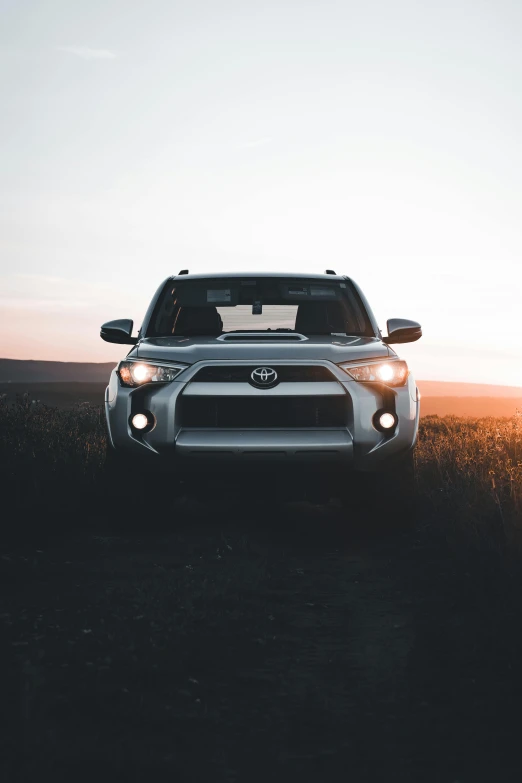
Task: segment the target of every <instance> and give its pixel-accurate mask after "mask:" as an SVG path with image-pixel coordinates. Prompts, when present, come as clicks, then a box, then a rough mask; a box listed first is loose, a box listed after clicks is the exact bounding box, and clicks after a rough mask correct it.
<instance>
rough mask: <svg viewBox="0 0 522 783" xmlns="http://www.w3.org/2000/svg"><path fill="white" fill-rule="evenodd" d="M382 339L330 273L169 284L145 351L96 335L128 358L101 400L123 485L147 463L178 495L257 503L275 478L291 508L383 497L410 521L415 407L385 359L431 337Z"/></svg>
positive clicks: (127, 332) (121, 326)
mask: <svg viewBox="0 0 522 783" xmlns="http://www.w3.org/2000/svg"><path fill="white" fill-rule="evenodd" d="M387 327H388V335H387V336H385V337H383V336H382V334H381V332H380V331H379V328H378V326H377V323H376V321H375V318H374V316H373V314H372V311H371V309H370V307H369V305H368V303H367V301H366V299H365V297H364V295H363V293H362V291H361V290H360V289H359V287H358V286H357V285H356V283H355V282H354V281H353V280H351V279H350V278H348V277H345V276H343V275H337V274H336V273H335V272H333V271H331V270H327V271H326V273H325V274H323V275H305V274H302V275H295V274H283V273H281V274H268V273H259V274H253V273H245V274H239V273H233V274H219V275H191V274H189V273H188V271H186V270H183V271H181V272H180V273H179V274H178V275H175V276H172V277H169V278H167V280H165V282H163V283H162V284H161V286H160V287H159V289H158V290H157V292H156V294H155V296H154V297H153V299H152V301H151V303H150V306H149V308H148V310H147V313H146V315H145V319H144V321H143V324H142V326H141V329H140V331H139V333H138V336H137V337H133V336H132V331H133V322H132V321H131V320H118V321H109V322H108V323H106V324H104V325H103V326H102V328H101V337H102V339H103V340H106V341H107V342H112V343H120V344H128V345H132V346H133V347H132V348H131V350H130V352H129V353H128V354H127V356H126V357H125V359H123V360H122V361H120V363H119V364H118V365H117V367H116V368H115V369H114V370H113V372H112V374H111V378H110V382H109V385H108V387H107V390H106V395H105V411H106V418H107V427H108V434H109V449H108V459H109V464H110V467H111V469H112V470H113V471H114V470H116V471H118V470H119V471H123V474H124V475H126V476H127V479H128V477H129V476H133V475H134V476H137V475H140V474H139V473H137V472H136V464H137V460H141V461H140V465H143V467H145V468H147V467H148V468H149V469H150V470H151V471H152V473H153V474H154V473H158V472H160V471H162V472H163V471H167V472H168V474H169V476H170V478H169V479H168V481H169V491H172V492H174V491H175V490H176V487H177V486H178V479H179V480H180V481H189V482H190V481H191V480H192V481H193V482H194V483H195V484H197V486H198V487H199V488H200V491H201V488H202V487H204V486H205V481H206V480H207V479H210V478H216V477H218V478H220V477H224V476H228V477H230V476H233V477H234V478H235V479H238V480H239V483H243V482H245V481H246V482H248V480H250V481H251V483H252V482H253V484H254V485H255V484H257V487H258V491H259V486H260V485H259V478H260V476H261V474H262V475H263V476H265V475H270V476H271V477H272V483H271V485H270V486H272V487H273V488H279V489H280V490H281V491H282V492H283V494H284V491H285V490H287V491H288V492H290V494H292V492H293V493H294V495H296V494H297V495H301V496H303V497H305V496H306V497H309V498H312V499H314V498H316V497H319V498H320V499H321V500H322V499H324V498H326V497H332V496H337V497H341V499H343V498H344V500H345V501H346V502H347V503H348V504H349V505H350V507H352V506H353V504H354V497H355V495H354V491H353V490H354V488H358V489H360V488H361V487H364V488H365V489H366V492H363V493H361V492H359V493H357V495H358V497H360V498H361V499H362V502H363V503H368V502H369V501H370V500H372V501H375V500H376V499H377V501H379V500H380V501H381V502H382V500H383V498H384V497H386V498H387V501H388V503H387V505H388V508H390V509H391V508H393V510H394V514H395V516H396V517H398V518H400V519H404V520H405V519H406V518H407V517H408V516H409V510H410V508H411V502H410V501H411V498H412V495H413V483H412V482H413V448H414V446H415V442H416V438H417V430H418V423H419V393H418V389H417V387H416V384H415V381H414V379H413V377H412V375H411V373H410V371H409V369H408V366H407V364H406V362H405V361H403V360H401V359H400V358H399V357H398V356H397V354H396V353H395V351H394V350H393V349H392V348H391V347H390V346H391V345H392V344H395V343H407V342H413V341H415V340H418V339H419V338H420V337H421V334H422V331H421V327H420V325H419V324H418V323H416V322H414V321H406V320H403V319H391V320H389V321H388V323H387ZM265 486H266V485H265ZM391 496H393V498H394V504H392V505H390V503H389V501H390V498H391ZM410 516H411V515H410Z"/></svg>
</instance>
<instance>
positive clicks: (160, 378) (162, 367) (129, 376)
mask: <svg viewBox="0 0 522 783" xmlns="http://www.w3.org/2000/svg"><path fill="white" fill-rule="evenodd" d="M184 369H185V366H184V365H181V364H179V365H178V364H150V363H149V362H146V363H145V362H120V364H119V366H118V375H119V376H120V381H121V384H122V386H142V385H143V384H144V383H169V382H170V381H173V380H174V378H175V377H176V376H177V375H179V374H180V372H181V371H182V370H184Z"/></svg>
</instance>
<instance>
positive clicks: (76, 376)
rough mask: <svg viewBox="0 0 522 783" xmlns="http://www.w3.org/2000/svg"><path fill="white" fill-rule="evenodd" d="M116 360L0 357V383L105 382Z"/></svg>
mask: <svg viewBox="0 0 522 783" xmlns="http://www.w3.org/2000/svg"><path fill="white" fill-rule="evenodd" d="M115 366H116V362H100V363H94V362H42V361H32V360H26V359H0V383H9V382H10V383H52V382H69V383H70V382H74V383H98V382H101V381H105V382H107V381H108V379H109V375H110V374H111V370H113V369H114V367H115Z"/></svg>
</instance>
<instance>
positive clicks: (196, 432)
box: [105, 360, 419, 471]
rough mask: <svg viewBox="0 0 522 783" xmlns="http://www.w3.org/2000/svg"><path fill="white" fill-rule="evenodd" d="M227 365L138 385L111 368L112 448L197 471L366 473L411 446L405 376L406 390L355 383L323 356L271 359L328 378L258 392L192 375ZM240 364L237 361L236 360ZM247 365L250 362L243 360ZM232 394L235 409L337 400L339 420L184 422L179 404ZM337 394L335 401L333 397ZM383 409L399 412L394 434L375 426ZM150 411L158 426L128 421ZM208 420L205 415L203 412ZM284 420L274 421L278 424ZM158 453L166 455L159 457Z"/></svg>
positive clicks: (414, 410) (414, 421)
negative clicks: (144, 428)
mask: <svg viewBox="0 0 522 783" xmlns="http://www.w3.org/2000/svg"><path fill="white" fill-rule="evenodd" d="M220 364H221V365H224V364H230V363H224V362H223V363H220V362H216V361H212V362H210V361H209V362H198V363H197V364H195V365H193V366H191V367H190V368H188V369H187V370H185V371H184V372H183V373H182V375H180V380H175V381H172V382H171V383H168V384H147V385H145V386H142V387H137V388H126V387H123V386H121V385H120V383H119V379H118V376H117V374H116V372H115V371H113V373H112V375H111V379H110V383H109V386H108V387H107V391H106V401H105V406H106V416H107V425H108V430H109V437H110V440H111V443H112V445H113V447H114V448H115V449H116V450H118V451H124V452H126V453H127V454H134V455H136V457H139V456H140V455H142V456H146V457H148V458H150V460H151V461H152V462H157V461H166V462H169V463H174V464H178V465H180V466H184V467H187V468H188V469H189V470H191V469H197V465H198V464H200V463H201V464H203V463H205V464H210V465H212V464H215V465H216V466H219V465H221V464H224V463H229V462H233V463H236V464H239V463H240V462H245V461H246V462H248V463H254V462H256V463H257V462H261V463H263V462H264V463H278V462H284V463H289V464H290V463H292V464H293V463H296V464H301V463H308V464H312V463H314V462H315V463H318V464H328V465H332V466H334V465H337V466H341V467H346V468H351V469H355V470H363V471H378V470H380V469H382V468H383V467H384V466H385V465H386V464H387V463H388V462H389V460H393V457H394V456H395V455H397V454H402V453H404V452H406V451H408V450H410V449H411V448H412V447H413V446H414V444H415V441H416V437H417V430H418V421H419V400H418V394H417V388H416V384H415V381H414V380H413V378H412V376H411V375H410V376H409V378H408V382H407V384H406V385H405V386H404V387H401V388H397V389H390V388H388V387H385V386H384V385H383V384H364V383H358V382H357V381H354V380H352V379H351V378H350V377H349V376H348V375H347V374H346V373H345V372H344V371H343V370H341V369H340V368H339V367H337V366H336V365H334V364H332V363H331V362H328V361H310V360H309V361H307V362H297V361H293V362H289V361H288V360H287V361H284V362H283V361H279V362H278V361H273V362H270V366H271V367H274V368H275V369H277V366H278V364H281V365H283V364H284V365H285V366H288V365H289V364H293V365H306V366H307V367H310V366H321V367H326V368H327V369H328V370H329V372H330V373H331V381H329V382H320V383H318V382H315V383H307V382H296V383H280V384H279V385H278V386H276V387H274V388H272V389H257V388H254V387H253V386H251V385H250V384H248V383H200V382H198V381H197V380H194V381H193V380H192V379H193V378H194V377H195V375H196V373H198V372H199V371H200V370H201V369H202V368H204V367H208V366H211V367H216V366H219V365H220ZM234 364H236V365H237V364H241V362H237V361H236V362H234ZM243 364H245V365H251V364H252V360H250V361H248V362H246V361H245V362H243ZM220 397H221V398H223V397H225V398H230V399H229V401H230V400H232V401H236V402H237V404H238V406H241V405H242V404H243V403H246V402H248V404H249V405H252V404H253V405H254V406H255V404H256V401H259V403H260V404H264V402H265V401H266V400H269V399H272V400H273V403H272V407H274V406H275V408H276V409H277V406H278V405H279V404H281V405H283V403H284V404H285V405H286V406H290V408H289V409H290V410H291V409H292V407H293V406H294V404H295V407H296V408H297V407H298V406H299V405H300V404H301V402H302V401H303V400H306V398H313V399H321V400H322V401H323V404H326V406H327V407H328V400H331V405H332V408H333V407H336V408H338V407H339V404H341V405H342V410H343V411H344V413H343V415H342V420H336V424H335V426H292V427H290V426H288V427H287V426H277V427H273V426H239V427H236V426H227V427H220V426H210V427H209V426H194V421H191V422H190V425H189V426H187V422H186V420H185V421H184V419H183V404H184V401H185V400H187V399H188V398H191V399H197V400H198V401H199V404H200V406H201V408H200V409H201V410H205V407H206V406H207V405H208V406H209V407H210V406H212V405H215V403H216V400H218V401H219V398H220ZM334 398H335V399H334ZM381 409H386V410H392V411H393V412H395V413H396V415H397V418H398V424H397V427H396V429H395V431H394V432H393V434H391V435H389V434H383V433H382V432H379V431H377V430H376V429H375V427H374V426H373V416H374V414H375V413H376V411H378V410H381ZM142 411H149V412H150V413H152V415H153V417H154V420H155V425H154V427H153V428H152V429H151V430H150V431H148V432H146V433H139V432H136V431H134V430H133V429H132V428H131V426H130V419H131V417H132V416H133V415H134V414H135V413H139V412H142ZM205 418H207V417H205ZM281 423H283V422H279V424H281ZM161 458H164V459H163V460H162V459H161Z"/></svg>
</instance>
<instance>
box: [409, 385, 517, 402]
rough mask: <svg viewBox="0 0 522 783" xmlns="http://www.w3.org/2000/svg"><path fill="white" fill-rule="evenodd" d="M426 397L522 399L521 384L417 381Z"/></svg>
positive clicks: (423, 395)
mask: <svg viewBox="0 0 522 783" xmlns="http://www.w3.org/2000/svg"><path fill="white" fill-rule="evenodd" d="M417 386H418V387H419V389H420V393H421V395H422V397H423V399H424V397H495V398H498V397H511V398H514V399H519V400H522V388H521V387H519V386H494V385H493V384H489V383H455V382H453V381H417Z"/></svg>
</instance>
